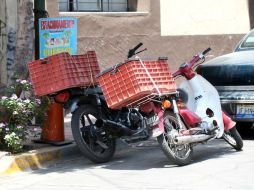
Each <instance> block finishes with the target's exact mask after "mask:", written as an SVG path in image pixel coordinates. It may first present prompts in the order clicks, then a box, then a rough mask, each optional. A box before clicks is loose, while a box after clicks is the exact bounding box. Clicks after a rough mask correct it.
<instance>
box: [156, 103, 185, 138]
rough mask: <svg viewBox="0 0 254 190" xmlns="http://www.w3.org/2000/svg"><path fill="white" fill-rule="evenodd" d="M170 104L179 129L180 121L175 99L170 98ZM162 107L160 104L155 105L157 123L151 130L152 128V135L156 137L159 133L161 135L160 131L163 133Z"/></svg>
mask: <svg viewBox="0 0 254 190" xmlns="http://www.w3.org/2000/svg"><path fill="white" fill-rule="evenodd" d="M172 103H173V104H172V106H173V111H174V113H175V115H176V119H177V121H178V124H179V129H182V128H183V126H182V122H181V118H180V115H179V110H178V107H177V104H176V100H175V99H173V100H172ZM164 111H165V110H164V109H162V107H161V106H158V107H156V114H157V115H158V117H159V123H158V124H157V125H154V126H153V130H152V137H158V136H159V135H161V134H162V133H164Z"/></svg>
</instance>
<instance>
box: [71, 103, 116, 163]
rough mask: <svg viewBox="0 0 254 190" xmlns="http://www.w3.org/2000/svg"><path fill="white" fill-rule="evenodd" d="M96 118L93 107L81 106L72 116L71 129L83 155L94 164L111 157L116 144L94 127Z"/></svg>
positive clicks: (107, 135)
mask: <svg viewBox="0 0 254 190" xmlns="http://www.w3.org/2000/svg"><path fill="white" fill-rule="evenodd" d="M98 116H99V113H98V110H97V109H96V108H95V107H93V106H91V105H81V106H79V108H78V109H77V110H76V111H75V112H74V113H73V115H72V119H71V129H72V134H73V138H74V140H75V142H76V144H77V146H78V148H79V149H80V151H81V152H82V153H83V155H84V156H85V157H86V158H88V159H89V160H91V161H92V162H94V163H104V162H108V161H109V160H110V159H111V158H112V157H113V155H114V153H115V148H116V142H115V139H114V138H111V137H110V135H109V134H108V133H107V132H106V131H105V130H103V129H102V128H97V127H96V126H95V122H96V120H97V119H98Z"/></svg>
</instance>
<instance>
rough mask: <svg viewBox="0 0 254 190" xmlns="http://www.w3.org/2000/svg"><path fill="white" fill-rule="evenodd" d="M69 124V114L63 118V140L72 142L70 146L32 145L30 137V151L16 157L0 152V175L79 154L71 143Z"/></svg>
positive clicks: (30, 168)
mask: <svg viewBox="0 0 254 190" xmlns="http://www.w3.org/2000/svg"><path fill="white" fill-rule="evenodd" d="M70 122H71V114H68V115H66V116H65V118H64V130H65V140H68V141H72V143H71V144H68V145H62V146H53V145H50V144H40V143H34V142H33V141H32V140H33V138H32V137H31V139H29V141H28V145H29V146H30V147H32V150H30V151H27V152H25V153H21V154H17V155H11V154H10V153H8V152H1V151H0V175H6V174H13V173H16V172H20V171H25V170H32V169H38V168H41V167H42V166H43V165H44V164H47V163H52V162H57V161H59V160H61V159H63V158H66V157H68V156H72V155H75V154H79V150H78V148H77V146H76V144H75V142H74V141H73V136H72V132H71V126H70ZM37 139H39V137H38V138H37Z"/></svg>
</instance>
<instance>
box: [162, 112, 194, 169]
mask: <svg viewBox="0 0 254 190" xmlns="http://www.w3.org/2000/svg"><path fill="white" fill-rule="evenodd" d="M181 126H185V125H184V123H183V122H182V123H181ZM178 129H179V123H178V120H177V118H176V116H175V114H174V113H172V112H169V111H166V112H165V113H164V133H163V134H161V135H160V136H158V137H157V140H158V143H159V145H160V147H161V149H162V151H163V152H164V154H165V155H166V156H167V157H168V158H169V160H171V161H172V162H174V163H175V164H177V165H179V166H184V165H188V164H190V163H191V161H192V154H193V149H192V146H191V145H190V144H181V145H177V144H175V143H174V140H173V139H172V138H174V136H175V134H176V132H177V131H178Z"/></svg>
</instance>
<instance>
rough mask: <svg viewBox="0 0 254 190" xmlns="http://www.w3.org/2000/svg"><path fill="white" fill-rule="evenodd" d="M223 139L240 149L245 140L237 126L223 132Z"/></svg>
mask: <svg viewBox="0 0 254 190" xmlns="http://www.w3.org/2000/svg"><path fill="white" fill-rule="evenodd" d="M222 137H223V139H224V140H225V141H226V142H227V143H228V144H230V145H231V146H232V147H233V148H234V149H236V150H238V151H240V150H242V148H243V140H242V137H241V136H240V134H239V133H238V131H237V129H236V126H234V127H233V128H231V129H229V131H225V132H224V134H223V136H222Z"/></svg>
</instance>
